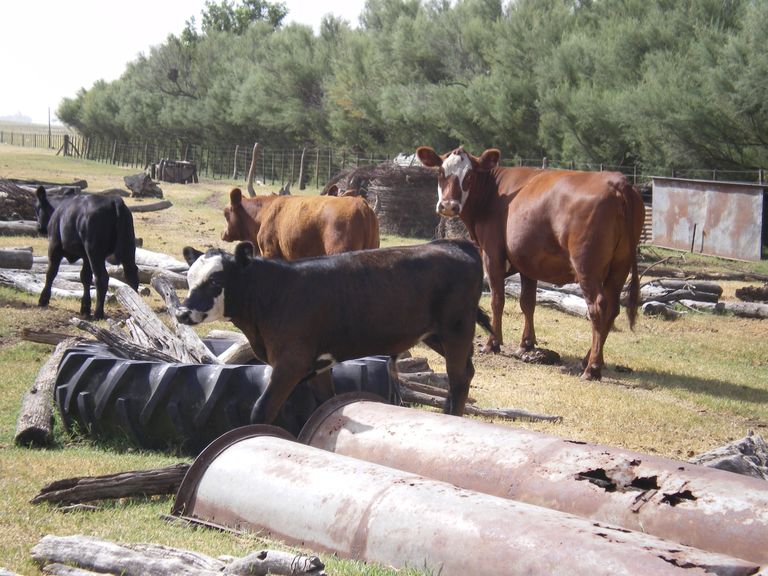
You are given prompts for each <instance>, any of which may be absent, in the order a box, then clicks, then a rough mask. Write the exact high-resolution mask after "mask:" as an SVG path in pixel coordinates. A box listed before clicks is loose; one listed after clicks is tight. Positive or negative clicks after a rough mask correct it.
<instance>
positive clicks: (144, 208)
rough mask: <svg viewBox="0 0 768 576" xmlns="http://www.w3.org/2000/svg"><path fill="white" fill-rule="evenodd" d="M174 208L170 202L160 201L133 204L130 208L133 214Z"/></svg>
mask: <svg viewBox="0 0 768 576" xmlns="http://www.w3.org/2000/svg"><path fill="white" fill-rule="evenodd" d="M171 206H173V204H171V201H170V200H160V201H159V202H152V203H151V204H131V205H130V206H128V208H129V209H130V211H131V212H134V213H138V212H157V211H159V210H165V209H167V208H170V207H171Z"/></svg>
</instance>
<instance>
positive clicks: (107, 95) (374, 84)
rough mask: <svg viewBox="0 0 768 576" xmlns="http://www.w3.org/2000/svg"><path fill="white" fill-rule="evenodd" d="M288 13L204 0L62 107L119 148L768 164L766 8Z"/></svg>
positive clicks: (556, 4) (487, 6)
mask: <svg viewBox="0 0 768 576" xmlns="http://www.w3.org/2000/svg"><path fill="white" fill-rule="evenodd" d="M285 16H286V9H285V7H284V5H283V4H281V3H279V2H278V3H270V2H268V1H266V0H240V1H239V2H232V1H230V0H221V2H220V3H218V4H217V3H215V2H208V3H207V4H206V10H205V11H204V12H203V13H202V15H201V22H200V25H198V24H197V22H196V20H195V18H194V17H192V18H191V19H190V20H189V21H188V22H187V26H186V28H185V29H184V30H183V31H182V32H181V33H180V34H179V35H178V36H177V35H170V36H169V37H168V38H167V40H166V41H165V42H164V43H163V44H162V45H159V46H155V47H152V48H151V49H150V50H149V52H148V53H147V54H144V55H141V56H140V57H139V58H138V59H136V60H135V61H133V62H131V63H129V64H128V66H127V68H126V70H125V72H124V74H123V75H122V77H121V78H120V79H118V80H116V81H113V82H109V83H107V82H98V83H96V84H95V85H93V86H92V87H91V88H89V89H82V90H80V91H79V93H78V94H77V95H76V96H75V97H73V98H71V99H66V100H65V101H64V102H63V103H62V104H61V106H60V108H59V110H58V112H57V113H58V116H59V118H60V119H61V120H62V121H64V122H65V123H67V124H68V125H70V126H72V127H73V128H76V129H77V130H78V131H80V132H81V133H82V134H84V135H86V136H96V137H102V138H115V139H120V140H130V139H136V138H141V139H153V138H154V139H163V138H169V137H175V138H181V139H182V140H185V141H189V142H207V143H212V142H240V143H250V142H253V141H260V142H264V143H267V144H269V145H271V146H279V147H289V146H338V147H346V148H351V149H354V150H358V151H361V152H362V153H365V151H366V150H371V149H376V150H382V149H384V150H392V151H397V150H406V151H412V150H413V149H414V147H415V146H418V145H430V146H433V147H435V148H436V149H437V150H439V151H445V150H447V149H450V148H452V147H454V146H456V145H457V144H463V145H465V146H466V147H467V148H468V149H470V150H471V151H474V152H476V153H479V152H480V151H482V150H483V149H485V148H488V147H498V148H500V149H501V150H502V153H503V155H504V157H506V158H507V159H508V160H511V159H512V158H514V157H541V156H548V157H550V158H553V159H568V160H575V161H577V162H591V163H600V162H603V163H606V164H611V165H632V164H639V165H640V166H675V167H680V168H685V167H697V168H701V167H709V168H720V169H726V170H727V169H748V168H756V167H760V166H765V165H766V164H768V146H767V144H768V104H767V102H768V101H766V99H765V94H766V93H768V48H766V39H767V38H768V2H765V1H764V0H508V1H507V2H502V0H455V1H451V0H428V1H424V0H367V3H366V6H365V9H364V10H363V12H362V14H361V15H360V22H359V27H357V28H353V27H351V26H350V24H349V23H347V22H345V21H343V20H340V19H336V18H333V17H330V16H327V17H325V18H324V19H323V21H322V23H321V25H320V28H319V33H317V34H316V33H315V32H314V31H313V30H312V29H311V28H310V27H307V26H303V25H296V24H291V25H283V20H284V18H285Z"/></svg>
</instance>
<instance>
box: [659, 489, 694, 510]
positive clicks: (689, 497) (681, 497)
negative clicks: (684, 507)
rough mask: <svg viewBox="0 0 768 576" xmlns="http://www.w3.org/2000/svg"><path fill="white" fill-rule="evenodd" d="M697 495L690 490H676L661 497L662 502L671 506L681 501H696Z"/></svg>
mask: <svg viewBox="0 0 768 576" xmlns="http://www.w3.org/2000/svg"><path fill="white" fill-rule="evenodd" d="M695 500H696V496H694V495H693V493H692V492H691V491H690V490H683V491H682V492H674V493H672V494H664V497H663V498H662V499H661V503H662V504H669V505H670V506H677V505H678V504H680V503H681V502H685V501H695Z"/></svg>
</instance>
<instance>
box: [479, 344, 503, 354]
mask: <svg viewBox="0 0 768 576" xmlns="http://www.w3.org/2000/svg"><path fill="white" fill-rule="evenodd" d="M499 352H501V344H499V343H498V342H488V343H486V345H485V346H483V349H482V353H483V354H498V353H499Z"/></svg>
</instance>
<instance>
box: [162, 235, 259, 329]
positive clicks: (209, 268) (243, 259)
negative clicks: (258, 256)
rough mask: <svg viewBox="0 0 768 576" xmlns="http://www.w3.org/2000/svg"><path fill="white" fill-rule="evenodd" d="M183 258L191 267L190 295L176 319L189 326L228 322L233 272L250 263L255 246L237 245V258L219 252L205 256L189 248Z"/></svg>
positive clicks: (188, 277)
mask: <svg viewBox="0 0 768 576" xmlns="http://www.w3.org/2000/svg"><path fill="white" fill-rule="evenodd" d="M184 259H185V260H186V261H187V263H188V264H189V270H188V271H187V282H188V283H189V294H188V295H187V298H186V299H185V300H184V302H182V303H181V306H180V307H179V309H178V310H177V311H176V319H177V320H178V321H179V322H180V323H181V324H188V325H190V326H194V325H195V324H200V323H201V322H214V321H216V320H224V319H227V316H226V313H225V309H224V298H225V291H226V289H227V286H228V285H229V284H230V283H231V282H232V281H233V280H232V278H231V275H230V273H231V271H232V270H233V269H236V268H238V267H245V266H247V265H248V263H250V262H251V260H252V259H253V244H251V243H250V242H241V243H240V244H238V245H237V247H236V248H235V255H234V257H233V256H232V255H230V254H227V253H226V252H224V251H223V250H219V249H211V250H208V252H206V253H205V254H203V253H202V252H200V251H198V250H195V249H194V248H192V247H190V246H187V247H186V248H184Z"/></svg>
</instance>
